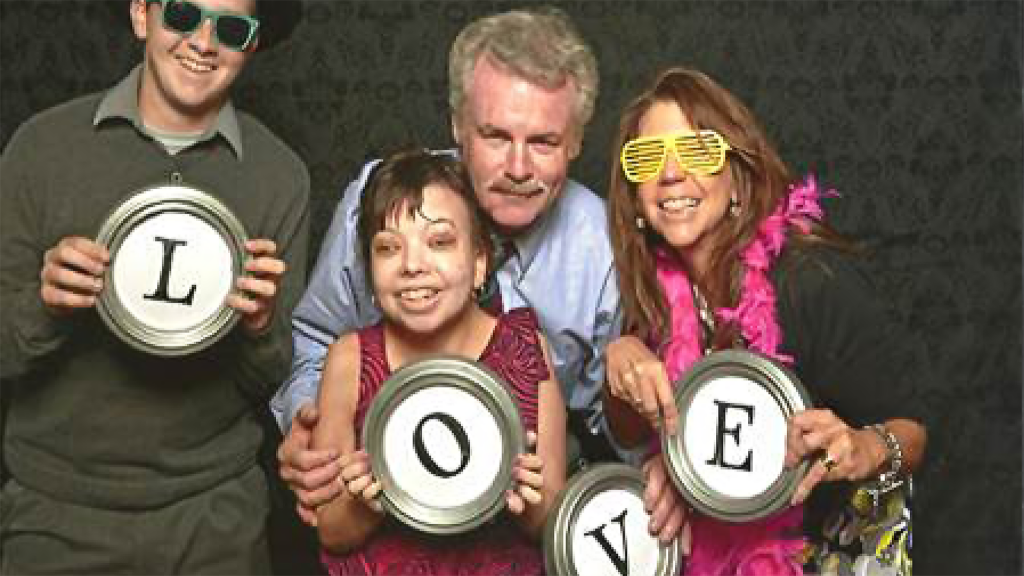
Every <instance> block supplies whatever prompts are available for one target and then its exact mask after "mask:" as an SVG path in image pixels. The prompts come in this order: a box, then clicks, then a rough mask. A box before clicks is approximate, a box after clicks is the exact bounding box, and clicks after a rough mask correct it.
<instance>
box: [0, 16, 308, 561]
mask: <svg viewBox="0 0 1024 576" xmlns="http://www.w3.org/2000/svg"><path fill="white" fill-rule="evenodd" d="M130 16H131V22H132V27H133V31H134V33H135V35H136V36H137V37H138V38H139V39H140V40H142V41H143V42H144V44H145V47H144V52H143V61H142V63H141V64H140V65H139V66H138V67H136V68H135V69H134V70H133V71H132V72H131V73H130V74H129V75H128V76H127V77H126V78H125V79H124V80H122V81H121V82H120V83H119V84H118V85H116V86H115V87H113V88H112V89H110V90H108V91H106V92H103V93H98V94H93V95H89V96H84V97H82V98H78V99H75V100H73V101H71V102H68V103H66V104H63V105H60V106H57V107H56V108H53V109H50V110H47V111H45V112H42V113H41V114H39V115H37V116H35V117H34V118H32V119H30V120H29V121H28V122H26V123H25V124H24V125H23V126H21V127H20V128H19V129H18V131H17V133H16V134H15V135H14V136H13V137H12V139H11V141H10V143H9V144H8V146H7V149H6V150H5V151H4V154H3V157H2V160H0V189H2V195H0V203H2V208H0V262H2V268H0V270H2V273H0V302H2V306H3V310H2V312H3V314H2V316H3V322H2V323H0V328H2V330H0V340H2V347H3V351H4V359H3V360H4V361H3V364H2V374H0V377H2V378H3V380H4V386H5V391H4V392H5V394H8V395H9V396H8V397H9V399H10V412H9V416H8V419H7V422H6V428H7V429H6V433H5V436H4V455H5V457H6V460H7V464H8V467H9V470H10V475H11V479H10V480H9V481H8V482H7V483H6V484H5V485H4V487H3V515H2V520H3V522H2V525H0V531H2V533H0V542H2V549H0V557H2V561H0V562H2V563H0V573H3V574H30V573H76V574H107V573H127V574H153V573H186V574H188V573H213V574H260V573H268V572H269V571H270V565H269V555H268V550H267V538H266V519H267V514H268V511H269V501H268V493H267V485H266V479H265V477H264V474H263V472H262V471H261V470H260V468H259V466H258V465H257V451H258V448H259V446H260V442H261V439H262V431H261V427H260V425H259V423H258V420H257V410H258V408H257V407H259V406H261V405H262V403H263V402H264V401H266V400H267V399H268V398H269V396H270V394H271V393H272V392H273V389H274V387H275V386H276V384H277V383H278V382H280V381H281V380H282V379H283V378H284V377H285V376H286V375H287V373H288V367H289V362H290V358H291V338H290V329H289V323H288V319H289V316H290V312H291V309H292V307H293V306H294V304H295V302H296V301H297V300H298V297H299V295H300V294H301V288H302V282H303V279H304V277H305V271H304V267H305V262H306V249H307V247H306V244H307V220H308V208H307V204H308V193H309V176H308V172H307V170H306V167H305V165H304V164H303V163H302V161H301V160H300V159H299V158H298V157H297V156H296V155H295V153H294V152H292V151H291V150H290V149H289V148H288V147H287V146H286V145H285V144H284V143H283V142H281V141H280V140H279V139H278V138H277V137H275V136H274V135H273V134H272V133H271V132H270V131H269V130H268V129H267V128H266V127H264V126H263V125H262V124H260V123H259V122H258V121H257V120H255V119H254V118H252V117H251V116H249V115H247V114H244V113H241V112H238V111H236V110H235V109H234V108H233V106H232V105H231V102H230V100H229V90H230V88H231V86H232V85H233V84H234V82H235V80H236V79H237V77H238V75H239V73H240V72H241V71H242V70H243V68H244V67H245V65H246V63H247V62H248V61H249V59H250V58H251V57H252V56H253V54H254V53H255V51H256V50H257V47H258V46H259V45H260V42H261V38H263V37H264V36H263V35H264V32H265V31H267V30H268V24H272V22H268V21H267V18H266V16H265V15H264V14H261V13H257V6H256V2H255V1H254V0H188V1H184V0H162V1H146V0H133V1H132V2H131V4H130ZM261 19H262V21H261ZM178 182H180V183H181V184H182V185H186V186H193V187H196V188H199V189H201V190H203V191H205V192H207V193H209V194H211V195H213V196H215V197H216V198H217V199H218V200H220V201H221V202H222V203H223V204H224V205H226V206H227V207H228V208H229V209H230V210H231V211H232V212H233V213H234V215H235V216H237V217H238V219H239V220H240V221H241V222H242V225H243V227H244V228H245V230H246V233H247V235H248V237H249V238H250V239H251V240H249V241H248V242H246V245H245V248H246V250H247V251H248V252H249V254H248V260H247V262H246V265H245V271H244V273H242V274H241V275H240V276H239V277H238V278H237V279H236V282H235V285H234V290H233V292H232V294H231V295H230V296H229V297H228V298H227V300H226V304H227V305H228V306H231V307H232V308H234V309H236V310H237V311H238V313H239V316H240V321H239V322H238V324H237V325H236V326H235V327H234V328H233V330H232V332H231V333H230V334H228V335H227V336H226V337H224V338H222V339H221V340H219V341H218V342H216V343H215V344H213V345H211V346H210V347H209V348H207V349H206V350H203V351H202V352H197V353H194V354H190V355H185V356H178V357H160V356H153V355H149V354H146V353H142V352H138V351H135V350H134V349H132V348H131V347H130V346H129V345H128V344H126V343H124V342H122V341H121V340H120V339H118V338H117V337H116V336H115V335H114V334H112V333H111V332H110V331H109V330H107V329H106V327H105V325H104V324H103V322H102V321H101V319H100V318H99V315H98V314H97V313H96V310H95V304H96V301H97V297H98V296H99V294H100V293H101V291H102V290H103V289H104V287H103V278H104V271H105V270H106V269H107V268H108V265H109V263H110V262H109V260H110V253H109V252H108V250H107V247H105V246H103V245H100V244H98V243H97V242H95V241H94V240H92V238H95V236H96V234H97V231H98V229H99V227H100V224H101V223H102V222H103V221H104V220H105V219H106V217H107V215H108V214H110V213H111V211H112V210H113V209H114V208H115V207H116V206H118V205H119V204H120V203H121V202H122V201H123V200H124V199H125V198H127V197H128V196H129V195H130V194H131V193H132V192H134V191H137V190H140V189H143V188H146V187H149V186H152V185H154V184H161V183H178Z"/></svg>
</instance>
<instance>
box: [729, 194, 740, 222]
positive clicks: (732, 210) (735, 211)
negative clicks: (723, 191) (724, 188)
mask: <svg viewBox="0 0 1024 576" xmlns="http://www.w3.org/2000/svg"><path fill="white" fill-rule="evenodd" d="M739 215H740V203H739V202H738V201H737V200H736V199H735V198H730V199H729V216H732V217H733V218H735V217H737V216H739Z"/></svg>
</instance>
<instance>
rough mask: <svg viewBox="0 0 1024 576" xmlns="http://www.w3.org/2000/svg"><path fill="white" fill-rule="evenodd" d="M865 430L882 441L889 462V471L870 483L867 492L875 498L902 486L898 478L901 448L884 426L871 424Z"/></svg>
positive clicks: (901, 461) (900, 464)
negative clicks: (876, 435)
mask: <svg viewBox="0 0 1024 576" xmlns="http://www.w3.org/2000/svg"><path fill="white" fill-rule="evenodd" d="M865 429H866V430H871V431H872V432H874V433H875V434H878V436H879V438H881V439H882V442H883V443H885V449H886V451H887V452H888V456H887V459H888V460H889V469H888V470H886V471H885V472H882V473H881V474H880V475H879V476H878V480H876V481H874V482H872V483H870V485H869V487H868V492H869V493H871V494H872V495H873V496H877V495H879V494H885V493H886V492H890V491H892V490H894V489H896V488H899V487H900V486H902V485H903V480H902V479H901V478H900V477H899V476H900V468H902V467H903V448H902V447H901V446H900V443H899V440H897V439H896V435H894V434H893V433H892V432H890V431H889V429H888V428H886V427H885V425H884V424H872V425H871V426H867V427H865Z"/></svg>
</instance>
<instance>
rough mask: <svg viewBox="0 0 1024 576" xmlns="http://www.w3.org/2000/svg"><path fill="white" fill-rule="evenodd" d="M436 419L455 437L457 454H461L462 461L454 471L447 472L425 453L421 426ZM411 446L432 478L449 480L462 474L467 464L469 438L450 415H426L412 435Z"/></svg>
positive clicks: (428, 453) (425, 448)
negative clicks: (457, 446) (457, 448)
mask: <svg viewBox="0 0 1024 576" xmlns="http://www.w3.org/2000/svg"><path fill="white" fill-rule="evenodd" d="M430 419H436V420H439V421H440V422H441V424H444V425H445V427H446V428H448V430H449V431H451V433H452V435H453V436H455V442H456V443H457V444H458V445H459V452H460V453H461V454H462V460H461V461H460V462H459V467H458V468H456V469H455V470H454V471H452V472H449V471H447V470H445V469H444V468H441V467H440V466H438V465H437V462H434V459H433V458H431V457H430V452H427V447H426V445H425V444H424V443H423V425H424V424H426V423H427V420H430ZM412 445H413V448H415V449H416V456H418V457H419V459H420V462H422V463H423V466H424V467H425V468H426V469H427V470H429V471H430V473H431V474H433V475H434V476H440V477H441V478H451V477H452V476H455V475H456V474H458V473H459V472H462V471H463V470H464V469H465V468H466V465H467V464H469V436H468V435H467V434H466V431H465V430H464V429H463V428H462V425H461V424H459V421H458V420H456V419H455V418H453V417H452V416H451V414H445V413H443V412H434V413H432V414H427V416H425V417H424V418H423V419H422V420H420V423H419V424H417V425H416V431H415V432H413V435H412Z"/></svg>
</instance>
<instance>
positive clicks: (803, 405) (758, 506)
mask: <svg viewBox="0 0 1024 576" xmlns="http://www.w3.org/2000/svg"><path fill="white" fill-rule="evenodd" d="M722 376H739V377H742V378H745V379H747V380H750V381H752V382H755V383H757V384H760V385H761V386H762V387H763V388H764V389H765V390H766V391H767V392H768V394H770V395H771V396H772V398H773V399H774V400H775V401H776V402H777V403H778V405H779V407H780V409H781V410H782V412H783V413H784V414H785V416H786V417H789V416H792V415H793V414H794V413H796V412H799V411H801V410H805V409H807V408H808V407H810V406H811V400H810V396H809V395H808V393H807V389H806V388H805V387H804V386H803V384H802V383H801V382H800V379H799V378H797V377H796V375H795V374H793V373H792V372H791V371H790V370H789V369H787V368H786V367H784V366H782V365H780V364H779V363H777V362H774V361H773V360H770V359H768V358H766V357H764V356H761V355H759V354H756V353H753V352H749V351H746V350H722V351H719V352H714V353H712V354H709V355H707V356H705V357H704V358H702V359H701V360H700V361H698V362H697V363H696V364H694V365H693V366H692V367H691V368H690V369H689V370H688V371H687V372H686V373H685V374H683V376H681V377H680V379H679V381H678V382H677V383H676V392H675V398H676V406H677V407H678V408H679V413H680V414H682V415H685V412H686V410H687V408H689V406H690V404H691V403H692V401H693V398H694V396H695V395H696V394H697V392H698V391H699V390H700V389H701V388H702V387H703V386H704V385H705V384H707V383H708V382H710V381H712V380H715V379H716V378H719V377H722ZM661 443H662V452H663V454H664V456H665V458H666V460H667V462H668V470H669V476H670V477H671V478H672V481H673V483H674V484H675V485H676V488H678V489H679V492H680V493H681V494H682V495H683V497H684V498H686V500H687V501H688V502H689V503H690V504H691V505H692V506H693V507H694V508H695V509H697V510H699V511H700V512H701V513H703V514H706V515H708V516H713V517H715V518H718V519H720V520H725V521H727V522H749V521H751V520H757V519H760V518H765V517H767V516H771V515H772V514H774V513H776V512H778V511H780V510H782V509H784V508H786V507H787V506H789V502H790V500H791V499H792V497H793V493H794V492H795V491H796V487H797V485H799V483H800V481H801V480H802V479H803V477H804V476H805V475H806V474H807V468H808V464H807V462H806V461H805V462H803V463H801V464H800V465H799V466H797V467H795V468H789V469H784V470H783V472H782V474H781V475H779V477H778V478H777V479H776V480H775V482H773V483H772V484H771V485H770V486H769V487H768V488H767V489H765V491H764V492H762V493H761V494H759V495H757V496H753V497H750V498H735V497H732V496H728V495H726V494H723V493H721V492H719V491H717V490H715V489H714V488H712V487H711V486H710V485H708V484H707V483H706V482H705V481H704V480H702V479H701V478H700V477H699V476H698V475H697V474H696V472H695V471H694V466H693V464H692V463H691V461H690V458H689V455H688V454H687V453H686V449H685V448H684V445H683V438H682V434H676V435H675V436H668V435H667V434H666V433H665V432H664V431H662V435H661Z"/></svg>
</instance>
